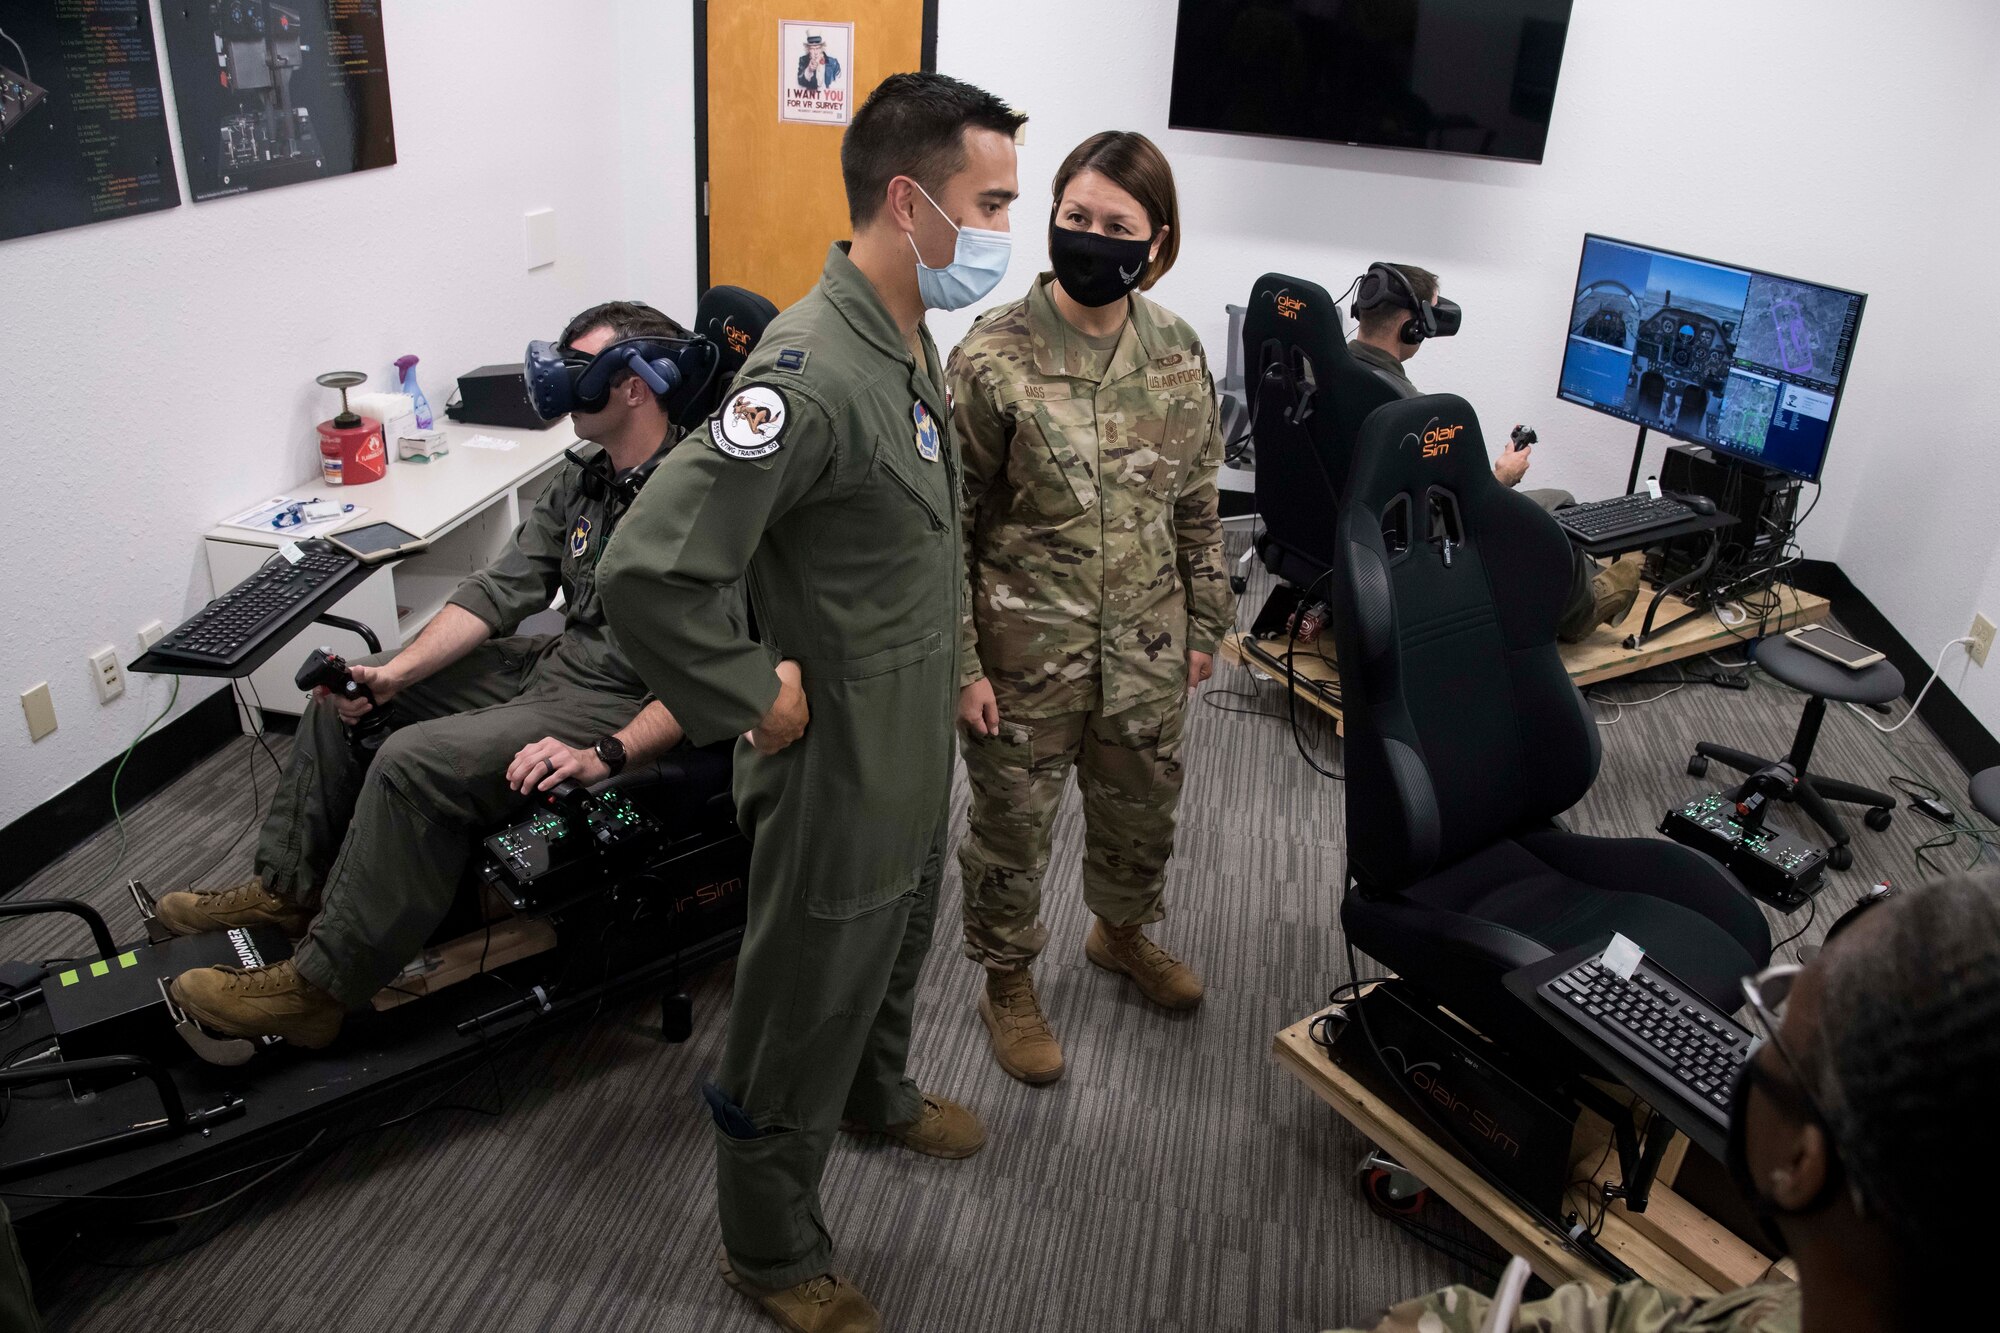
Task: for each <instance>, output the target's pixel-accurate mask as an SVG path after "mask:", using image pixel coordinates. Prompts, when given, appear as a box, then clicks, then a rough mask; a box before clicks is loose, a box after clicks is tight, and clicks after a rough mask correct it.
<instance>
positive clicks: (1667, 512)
mask: <svg viewBox="0 0 2000 1333" xmlns="http://www.w3.org/2000/svg"><path fill="white" fill-rule="evenodd" d="M1555 517H1556V522H1558V523H1560V524H1562V526H1563V527H1564V528H1565V529H1567V530H1568V531H1569V532H1571V533H1574V534H1575V535H1576V536H1577V537H1580V538H1581V539H1583V540H1584V541H1586V542H1602V541H1610V540H1611V539H1612V538H1614V537H1629V536H1631V535H1632V534H1633V533H1637V532H1645V531H1647V530H1648V529H1651V528H1664V527H1666V526H1668V525H1669V524H1672V523H1680V522H1682V521H1684V520H1686V519H1690V518H1693V517H1694V510H1692V509H1689V508H1688V507H1687V506H1686V505H1684V504H1682V503H1681V502H1680V501H1679V500H1670V499H1667V498H1666V497H1665V496H1662V497H1661V498H1660V499H1657V500H1655V499H1654V498H1653V497H1652V496H1650V495H1619V496H1614V497H1613V498H1611V499H1609V500H1593V501H1591V502H1590V503H1589V504H1580V505H1569V506H1567V507H1565V508H1562V509H1558V510H1556V511H1555Z"/></svg>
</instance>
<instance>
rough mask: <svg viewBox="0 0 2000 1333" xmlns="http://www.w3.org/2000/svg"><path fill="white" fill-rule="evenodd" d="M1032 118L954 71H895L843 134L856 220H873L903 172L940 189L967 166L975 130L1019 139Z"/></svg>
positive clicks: (850, 210) (861, 223)
mask: <svg viewBox="0 0 2000 1333" xmlns="http://www.w3.org/2000/svg"><path fill="white" fill-rule="evenodd" d="M1027 120H1028V118H1027V117H1026V116H1024V115H1022V114H1021V113H1020V112H1018V111H1016V110H1014V109H1013V108H1012V107H1010V106H1008V105H1007V104H1006V103H1005V102H1003V101H1001V100H1000V99H999V98H997V97H995V96H994V95H993V94H992V93H989V92H987V91H986V90H985V89H984V88H975V87H973V86H972V85H971V84H969V83H963V82H960V81H959V80H957V79H954V78H952V77H951V76H950V75H948V74H929V73H923V74H891V75H890V76H889V77H888V78H886V79H884V80H882V82H880V83H878V84H876V85H875V91H874V92H872V93H870V94H868V100H867V101H866V102H863V103H862V104H861V110H859V111H857V112H856V113H855V114H854V123H853V124H852V125H849V126H848V127H847V132H846V133H845V134H843V135H842V136H841V139H840V175H841V180H842V183H843V184H845V185H846V187H847V220H848V222H850V223H851V224H853V225H854V226H856V227H865V226H867V225H868V224H869V223H870V222H873V221H874V220H875V215H876V214H877V213H879V212H881V211H882V201H883V197H884V196H885V195H886V194H887V192H888V189H889V182H890V181H892V180H894V179H896V177H898V176H908V177H909V178H910V179H911V180H914V181H915V182H917V184H919V185H921V186H923V187H924V188H925V189H926V190H928V191H930V192H931V193H932V194H933V195H935V194H936V193H937V192H938V191H939V189H940V188H941V187H942V186H943V185H944V183H945V182H946V181H948V180H950V179H951V178H952V177H953V176H956V175H957V174H958V173H959V172H961V171H963V170H965V132H966V131H967V130H974V129H979V130H994V131H997V132H999V133H1001V134H1004V135H1006V136H1007V137H1008V138H1010V139H1011V138H1013V137H1015V135H1017V134H1018V133H1019V132H1020V129H1021V126H1022V125H1024V124H1026V123H1027Z"/></svg>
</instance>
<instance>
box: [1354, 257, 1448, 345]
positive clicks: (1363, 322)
mask: <svg viewBox="0 0 2000 1333" xmlns="http://www.w3.org/2000/svg"><path fill="white" fill-rule="evenodd" d="M1384 267H1387V268H1392V269H1395V270H1396V272H1398V273H1400V274H1402V275H1403V279H1404V281H1406V282H1408V283H1409V284H1410V290H1411V291H1413V292H1415V293H1416V294H1417V300H1418V301H1419V302H1420V303H1424V304H1428V303H1430V302H1431V301H1434V300H1436V299H1437V294H1438V275H1437V274H1435V273H1433V272H1431V271H1430V270H1429V269H1427V268H1418V267H1417V266H1416V265H1415V264H1388V265H1385V266H1384ZM1391 287H1392V289H1393V287H1394V284H1393V283H1392V284H1391ZM1397 295H1399V296H1400V295H1401V293H1400V292H1398V293H1397ZM1415 313H1416V312H1415V311H1414V310H1405V309H1403V307H1402V306H1400V305H1396V304H1394V303H1393V302H1385V303H1384V304H1382V305H1378V306H1371V307H1370V308H1368V309H1366V310H1363V311H1361V312H1359V313H1358V314H1356V315H1355V317H1354V319H1355V322H1356V323H1357V324H1359V325H1360V326H1361V327H1362V328H1364V329H1370V330H1373V329H1379V328H1381V327H1382V326H1383V325H1384V324H1387V323H1388V322H1389V321H1390V320H1395V321H1396V322H1397V323H1401V322H1402V321H1403V320H1406V319H1408V318H1409V317H1410V316H1411V315H1413V314H1415Z"/></svg>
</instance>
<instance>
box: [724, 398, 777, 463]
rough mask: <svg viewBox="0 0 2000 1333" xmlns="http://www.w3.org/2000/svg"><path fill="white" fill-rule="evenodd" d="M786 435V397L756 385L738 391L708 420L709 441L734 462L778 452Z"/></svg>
mask: <svg viewBox="0 0 2000 1333" xmlns="http://www.w3.org/2000/svg"><path fill="white" fill-rule="evenodd" d="M784 432H785V396H784V395H783V394H781V393H779V392H778V391H777V390H776V389H772V388H768V387H766V386H765V385H762V384H753V385H751V386H750V387H749V388H747V389H739V390H737V392H736V394H735V396H734V397H732V398H731V399H730V400H729V401H728V402H727V403H725V404H724V405H723V407H722V410H721V411H719V412H717V413H716V414H715V415H714V416H713V417H711V418H710V419H709V423H708V434H709V438H710V439H711V440H713V441H714V442H715V447H716V448H718V449H720V450H721V451H722V452H723V453H725V454H728V455H729V456H730V457H731V458H764V457H766V456H768V455H770V454H775V453H776V452H778V446H779V445H780V444H781V443H783V438H782V437H783V435H784Z"/></svg>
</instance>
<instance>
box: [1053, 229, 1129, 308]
mask: <svg viewBox="0 0 2000 1333" xmlns="http://www.w3.org/2000/svg"><path fill="white" fill-rule="evenodd" d="M1152 248H1153V242H1152V239H1151V238H1150V237H1149V238H1147V239H1146V240H1143V241H1124V240H1119V239H1118V238H1117V237H1115V236H1100V235H1098V234H1097V233H1096V232H1090V231H1075V230H1072V229H1071V228H1069V227H1058V226H1056V225H1055V224H1054V223H1053V222H1051V223H1050V224H1049V263H1050V265H1051V266H1052V267H1054V269H1055V271H1056V281H1057V282H1060V283H1061V284H1062V286H1063V290H1064V291H1066V292H1068V293H1069V296H1070V299H1071V300H1072V301H1075V302H1076V303H1077V304H1078V305H1080V306H1088V307H1092V308H1095V307H1097V306H1106V305H1110V304H1111V303H1112V302H1113V301H1120V300H1123V299H1124V298H1125V296H1126V295H1127V294H1128V293H1130V292H1131V290H1132V289H1133V288H1134V287H1137V286H1138V285H1139V279H1140V278H1141V277H1143V276H1144V275H1145V272H1146V260H1147V258H1148V257H1149V255H1150V253H1151V251H1152Z"/></svg>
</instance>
